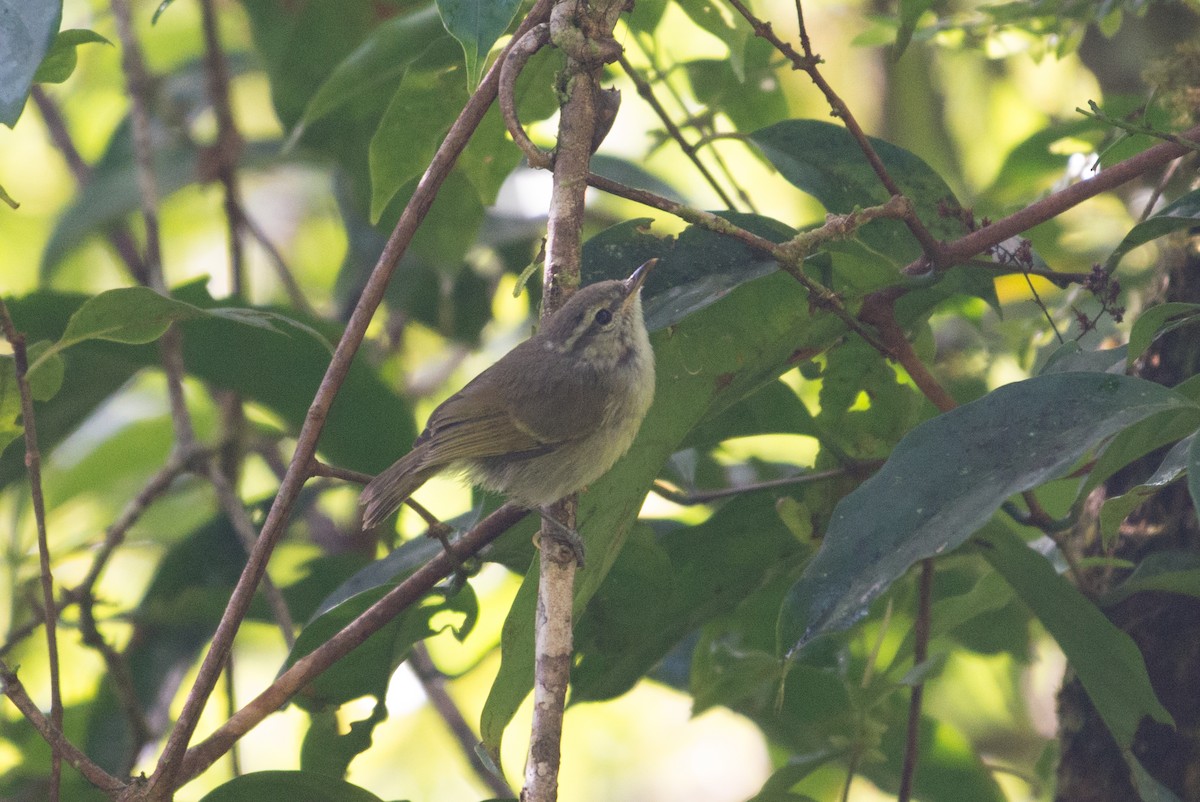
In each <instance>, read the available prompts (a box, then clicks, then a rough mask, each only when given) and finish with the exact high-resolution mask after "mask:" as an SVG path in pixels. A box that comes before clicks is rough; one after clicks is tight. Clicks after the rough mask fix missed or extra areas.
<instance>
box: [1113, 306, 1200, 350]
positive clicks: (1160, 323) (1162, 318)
mask: <svg viewBox="0 0 1200 802" xmlns="http://www.w3.org/2000/svg"><path fill="white" fill-rule="evenodd" d="M1198 320H1200V304H1185V303H1178V302H1172V303H1164V304H1158V305H1157V306H1152V307H1150V308H1149V309H1147V310H1146V311H1144V312H1142V313H1141V314H1140V315H1138V318H1137V320H1135V321H1133V328H1132V329H1131V330H1130V332H1129V361H1130V362H1133V361H1135V360H1137V359H1138V358H1139V357H1141V356H1142V354H1144V353H1146V349H1147V348H1149V347H1150V343H1152V342H1154V341H1155V340H1156V339H1157V338H1158V337H1159V335H1162V334H1166V333H1167V332H1168V331H1174V330H1175V329H1178V328H1181V327H1183V326H1187V325H1190V324H1192V323H1195V322H1197V321H1198Z"/></svg>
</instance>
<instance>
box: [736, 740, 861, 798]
mask: <svg viewBox="0 0 1200 802" xmlns="http://www.w3.org/2000/svg"><path fill="white" fill-rule="evenodd" d="M841 757H843V754H842V753H841V752H838V751H835V750H831V749H824V750H821V751H819V752H812V753H808V754H801V755H791V756H790V757H788V761H787V763H786V764H785V765H783V766H781V767H780V768H777V769H775V772H774V773H773V774H772V775H771V777H770V778H769V779H768V780H767V781H766V782H765V783H764V784H763V787H762V789H761V790H760V791H759V792H758V793H757V794H755V795H754V796H752V797H750V799H749V800H748V802H781V800H789V799H790V800H797V799H806V798H807V797H801V796H797V795H794V794H791V793H789V790H790V789H791V787H792V786H793V785H795V784H796V783H798V782H800V781H801V780H803V779H804V778H805V777H807V776H808V775H810V774H812V773H813V772H814V771H816V770H817V769H819V768H821V766H824V765H825V764H826V763H828V762H830V761H832V760H838V759H840V758H841Z"/></svg>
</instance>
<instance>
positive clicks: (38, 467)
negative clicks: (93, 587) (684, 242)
mask: <svg viewBox="0 0 1200 802" xmlns="http://www.w3.org/2000/svg"><path fill="white" fill-rule="evenodd" d="M0 329H3V331H4V338H5V339H6V340H8V343H9V345H11V346H12V350H13V361H14V362H15V363H16V374H17V391H18V393H19V394H20V396H21V425H22V426H23V427H24V429H25V469H26V470H27V471H28V472H29V495H30V496H31V497H32V499H33V518H34V521H35V523H36V524H37V543H38V567H39V572H40V574H41V581H42V606H43V607H44V608H45V613H44V617H45V621H46V652H47V657H48V658H49V664H50V723H51V724H53V725H54V728H55V729H57V730H58V731H59V732H61V731H62V728H63V703H62V688H61V687H60V685H59V683H60V681H61V674H60V673H59V667H58V613H57V610H56V608H55V606H54V575H53V574H52V573H51V572H50V540H49V538H48V537H47V536H46V499H45V497H44V496H43V495H42V453H41V451H39V450H38V443H37V426H36V424H35V422H34V417H33V392H32V391H31V390H30V389H29V376H28V373H29V354H28V353H27V352H26V350H25V335H24V334H22V333H20V332H18V331H17V328H16V326H14V325H13V322H12V318H11V317H9V315H8V306H7V305H6V304H5V303H4V301H2V300H0ZM62 758H63V754H62V750H60V749H59V748H58V747H57V746H55V745H54V744H51V749H50V784H49V788H47V794H48V796H49V798H50V800H51V802H58V798H59V787H60V785H61V783H62Z"/></svg>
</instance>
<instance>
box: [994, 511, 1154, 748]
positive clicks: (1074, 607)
mask: <svg viewBox="0 0 1200 802" xmlns="http://www.w3.org/2000/svg"><path fill="white" fill-rule="evenodd" d="M979 545H980V547H981V549H982V553H983V556H984V557H985V558H986V559H987V561H988V562H989V563H991V564H992V567H994V568H995V569H996V570H997V571H999V572H1000V573H1001V575H1003V577H1004V579H1005V580H1006V581H1007V582H1008V583H1009V584H1010V585H1012V587H1013V590H1015V591H1016V592H1017V595H1019V596H1020V597H1021V599H1022V600H1023V601H1024V602H1025V603H1026V604H1027V605H1029V608H1030V610H1032V611H1033V614H1034V615H1036V616H1037V617H1038V620H1040V621H1041V622H1042V625H1043V626H1045V627H1046V631H1048V632H1049V633H1050V634H1051V635H1052V636H1053V637H1054V639H1055V640H1056V641H1058V645H1059V646H1060V647H1061V648H1062V650H1063V653H1064V654H1065V655H1066V656H1067V662H1069V663H1070V665H1071V668H1072V669H1073V670H1074V671H1075V674H1076V675H1077V676H1078V677H1079V681H1080V682H1081V683H1083V687H1084V689H1085V690H1086V691H1087V693H1088V696H1089V697H1091V700H1092V703H1093V704H1095V705H1096V710H1097V711H1099V713H1100V717H1101V718H1102V719H1104V723H1105V725H1106V726H1107V727H1108V729H1109V731H1110V732H1111V733H1112V734H1113V737H1114V738H1115V739H1116V740H1117V743H1118V744H1119V745H1120V746H1121V747H1122V748H1125V749H1128V748H1129V747H1130V746H1131V745H1132V743H1133V736H1134V733H1135V732H1136V731H1137V728H1138V725H1139V724H1140V723H1141V720H1142V718H1143V717H1144V716H1149V717H1151V718H1153V719H1154V720H1155V721H1159V722H1162V723H1164V724H1172V723H1173V722H1172V720H1171V714H1170V713H1168V712H1167V710H1166V708H1164V707H1163V706H1162V704H1161V703H1160V702H1159V701H1158V698H1157V697H1156V696H1155V695H1154V689H1153V688H1152V687H1151V686H1150V677H1149V676H1148V675H1147V673H1146V665H1145V663H1144V662H1143V660H1142V654H1141V652H1139V651H1138V647H1137V645H1136V644H1135V643H1134V642H1133V640H1132V639H1131V638H1130V637H1129V636H1128V635H1126V634H1125V633H1124V632H1122V631H1121V630H1119V629H1117V627H1116V626H1115V625H1114V624H1113V623H1112V622H1111V621H1109V620H1108V619H1107V618H1105V617H1104V614H1103V613H1102V612H1100V610H1099V608H1097V607H1096V605H1094V604H1092V602H1090V601H1088V600H1087V599H1086V598H1084V596H1083V595H1082V594H1081V593H1080V592H1079V591H1078V590H1077V589H1076V588H1075V587H1074V586H1072V585H1071V583H1069V582H1067V580H1066V579H1064V578H1063V577H1061V576H1059V575H1058V574H1057V573H1056V572H1055V570H1054V568H1053V566H1051V565H1050V563H1049V562H1048V561H1047V560H1046V559H1045V558H1044V557H1042V556H1041V555H1040V554H1037V553H1036V552H1034V551H1033V550H1032V549H1030V548H1029V547H1028V546H1026V545H1025V542H1024V541H1023V540H1021V538H1020V537H1018V536H1017V535H1016V533H1014V532H1012V531H1010V530H1009V529H1008V528H1007V527H1006V526H1004V525H1000V524H997V525H994V526H991V527H989V528H988V529H987V531H986V532H985V533H983V534H982V535H981V536H980V537H979Z"/></svg>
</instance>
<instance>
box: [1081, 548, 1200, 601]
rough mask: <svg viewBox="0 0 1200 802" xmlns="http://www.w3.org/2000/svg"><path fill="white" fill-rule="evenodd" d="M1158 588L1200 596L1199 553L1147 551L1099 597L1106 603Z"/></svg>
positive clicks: (1168, 591)
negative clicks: (1117, 583) (1117, 582)
mask: <svg viewBox="0 0 1200 802" xmlns="http://www.w3.org/2000/svg"><path fill="white" fill-rule="evenodd" d="M1146 591H1159V592H1163V593H1181V594H1183V595H1186V596H1196V597H1200V555H1198V554H1196V553H1195V552H1190V551H1156V552H1154V553H1152V554H1147V555H1146V557H1145V559H1143V560H1142V561H1141V562H1140V563H1138V565H1137V567H1136V568H1134V569H1133V573H1132V574H1130V575H1129V576H1128V577H1127V578H1126V579H1125V580H1124V581H1123V582H1122V583H1121V584H1119V585H1117V586H1116V587H1115V588H1113V589H1112V590H1111V591H1110V592H1108V593H1106V594H1105V595H1104V597H1103V598H1102V599H1101V603H1102V604H1103V605H1104V606H1106V607H1110V606H1112V605H1114V604H1116V603H1117V602H1120V601H1123V600H1124V599H1127V598H1129V597H1130V596H1132V595H1133V594H1135V593H1142V592H1146Z"/></svg>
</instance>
